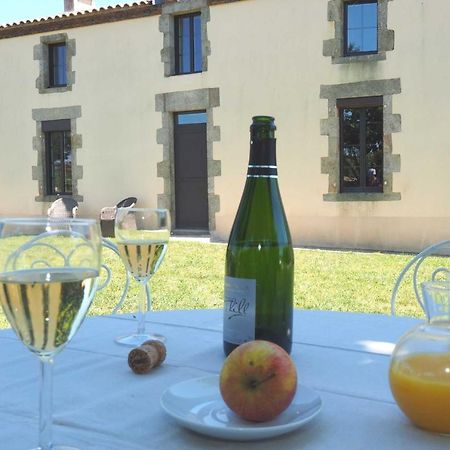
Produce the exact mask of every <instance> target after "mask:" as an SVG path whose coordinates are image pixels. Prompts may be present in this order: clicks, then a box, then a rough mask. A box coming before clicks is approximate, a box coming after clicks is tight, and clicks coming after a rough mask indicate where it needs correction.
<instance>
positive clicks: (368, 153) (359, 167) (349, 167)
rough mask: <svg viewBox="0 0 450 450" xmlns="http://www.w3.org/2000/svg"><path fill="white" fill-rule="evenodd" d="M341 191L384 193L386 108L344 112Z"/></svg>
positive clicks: (350, 109)
mask: <svg viewBox="0 0 450 450" xmlns="http://www.w3.org/2000/svg"><path fill="white" fill-rule="evenodd" d="M340 120H341V137H340V140H341V177H340V178H341V190H342V192H348V191H359V192H366V191H367V192H371V191H375V192H382V188H383V107H382V106H373V107H356V106H355V107H351V108H342V109H341V114H340Z"/></svg>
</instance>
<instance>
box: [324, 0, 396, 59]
mask: <svg viewBox="0 0 450 450" xmlns="http://www.w3.org/2000/svg"><path fill="white" fill-rule="evenodd" d="M349 1H352V0H329V1H328V21H330V22H334V30H335V31H334V32H335V37H334V38H333V39H328V40H325V41H323V56H331V62H332V63H333V64H346V63H352V62H374V61H382V60H385V59H386V52H388V51H392V50H394V31H393V30H388V28H387V17H388V2H390V1H393V0H378V52H377V53H373V54H367V55H351V56H344V32H345V30H344V3H346V2H349Z"/></svg>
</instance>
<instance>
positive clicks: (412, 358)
mask: <svg viewBox="0 0 450 450" xmlns="http://www.w3.org/2000/svg"><path fill="white" fill-rule="evenodd" d="M422 290H423V298H424V304H425V308H426V313H427V317H428V321H427V322H426V323H424V324H421V325H419V326H417V327H415V328H413V329H412V330H411V331H410V332H408V333H407V334H406V335H405V336H403V337H402V338H401V339H400V341H399V342H398V344H397V345H396V347H395V349H394V352H393V354H392V360H391V365H390V370H389V381H390V385H391V391H392V394H393V396H394V398H395V401H396V402H397V404H398V406H399V407H400V409H401V410H402V411H403V412H404V413H405V415H406V416H408V418H409V419H410V420H411V421H412V422H413V423H414V424H415V425H417V426H418V427H420V428H423V429H425V430H428V431H433V432H437V433H445V434H450V283H449V282H445V281H431V282H426V283H423V284H422Z"/></svg>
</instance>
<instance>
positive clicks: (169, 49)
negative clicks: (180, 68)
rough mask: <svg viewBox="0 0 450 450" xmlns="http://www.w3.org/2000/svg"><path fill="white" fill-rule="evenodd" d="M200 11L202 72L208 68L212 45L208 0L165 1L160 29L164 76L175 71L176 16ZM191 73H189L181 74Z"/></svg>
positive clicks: (171, 74) (160, 19)
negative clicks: (208, 30)
mask: <svg viewBox="0 0 450 450" xmlns="http://www.w3.org/2000/svg"><path fill="white" fill-rule="evenodd" d="M198 11H200V17H201V27H202V72H206V71H207V70H208V56H209V55H210V54H211V46H210V42H209V40H208V33H207V23H208V22H209V20H210V12H209V5H208V0H184V1H182V2H173V3H164V4H163V5H162V7H161V16H160V18H159V31H161V32H162V33H163V49H162V50H161V62H163V63H164V76H166V77H170V76H173V75H178V74H176V73H175V57H176V55H175V21H174V16H176V15H182V14H189V13H193V12H198ZM180 75H189V74H180Z"/></svg>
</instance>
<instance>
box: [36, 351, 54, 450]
mask: <svg viewBox="0 0 450 450" xmlns="http://www.w3.org/2000/svg"><path fill="white" fill-rule="evenodd" d="M40 366H41V367H40V368H41V371H40V372H41V391H40V396H39V449H40V450H51V449H52V448H53V444H52V412H53V359H51V358H48V359H40Z"/></svg>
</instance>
